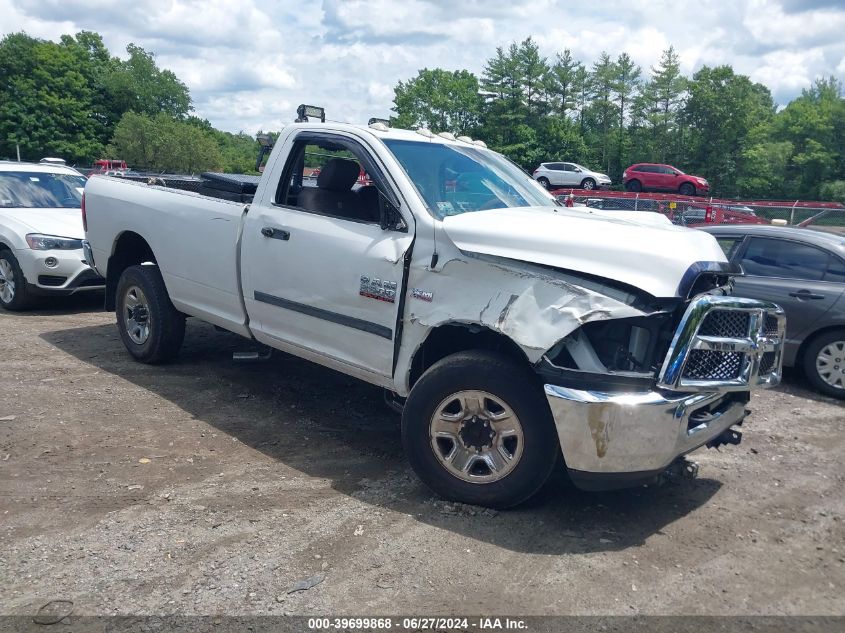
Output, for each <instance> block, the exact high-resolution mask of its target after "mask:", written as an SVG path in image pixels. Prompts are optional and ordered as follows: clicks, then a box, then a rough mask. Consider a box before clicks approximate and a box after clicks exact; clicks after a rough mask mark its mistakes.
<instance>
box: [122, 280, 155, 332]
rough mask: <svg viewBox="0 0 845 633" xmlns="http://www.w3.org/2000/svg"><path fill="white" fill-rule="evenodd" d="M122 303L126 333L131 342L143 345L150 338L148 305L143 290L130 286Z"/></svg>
mask: <svg viewBox="0 0 845 633" xmlns="http://www.w3.org/2000/svg"><path fill="white" fill-rule="evenodd" d="M125 297H126V299H125V301H124V303H123V312H124V323H125V327H126V333H127V334H128V335H129V338H130V339H131V340H132V342H133V343H135V344H137V345H143V344H144V343H146V342H147V339H148V338H150V306H149V302H148V301H147V297H146V295H145V294H144V291H143V290H141V289H140V288H139V287H138V286H130V287H129V289H128V290H127V291H126V295H125Z"/></svg>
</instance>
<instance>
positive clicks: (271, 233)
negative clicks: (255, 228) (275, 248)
mask: <svg viewBox="0 0 845 633" xmlns="http://www.w3.org/2000/svg"><path fill="white" fill-rule="evenodd" d="M261 235H263V236H264V237H272V238H273V239H276V240H285V241H287V240H289V239H290V231H285V230H283V229H274V228H272V227H270V226H265V227H264V228H263V229H261Z"/></svg>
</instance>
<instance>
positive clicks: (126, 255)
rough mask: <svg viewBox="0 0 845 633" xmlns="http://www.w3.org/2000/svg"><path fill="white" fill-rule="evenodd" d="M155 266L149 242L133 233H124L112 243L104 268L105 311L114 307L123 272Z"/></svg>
mask: <svg viewBox="0 0 845 633" xmlns="http://www.w3.org/2000/svg"><path fill="white" fill-rule="evenodd" d="M146 263H151V264H157V260H156V257H155V253H154V252H153V249H152V247H151V246H150V244H149V242H148V241H147V240H146V239H145V238H144V237H142V236H141V235H139V234H138V233H135V232H134V231H124V232H123V233H121V234H120V235H118V236H117V238H116V239H115V241H114V247H113V248H112V254H111V256H110V257H109V261H108V266H107V267H106V310H114V309H115V305H116V293H117V282H118V280H119V279H120V276H121V275H122V274H123V271H124V270H126V269H127V268H129V267H130V266H135V265H138V264H146Z"/></svg>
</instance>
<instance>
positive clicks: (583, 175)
mask: <svg viewBox="0 0 845 633" xmlns="http://www.w3.org/2000/svg"><path fill="white" fill-rule="evenodd" d="M532 175H533V176H534V180H536V181H537V182H539V183H540V184H541V185H543V186H544V187H545V188H546V189H554V188H555V187H573V188H580V189H605V188H607V187H610V178H609V177H608V175H607V174H600V173H599V172H597V171H592V170H590V169H587V168H586V167H582V166H581V165H579V164H578V163H540V166H539V167H538V168H537V169H535V170H534V173H533V174H532Z"/></svg>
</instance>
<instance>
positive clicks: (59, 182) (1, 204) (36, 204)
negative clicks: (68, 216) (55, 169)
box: [0, 171, 85, 209]
mask: <svg viewBox="0 0 845 633" xmlns="http://www.w3.org/2000/svg"><path fill="white" fill-rule="evenodd" d="M84 188H85V178H84V177H82V176H76V175H73V174H55V173H49V172H38V171H3V172H0V208H11V207H14V208H24V209H78V208H79V207H80V201H81V200H82V191H83V189H84Z"/></svg>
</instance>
